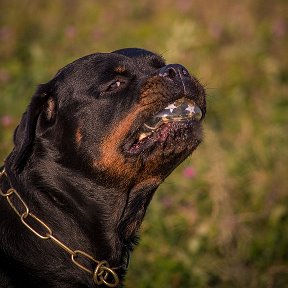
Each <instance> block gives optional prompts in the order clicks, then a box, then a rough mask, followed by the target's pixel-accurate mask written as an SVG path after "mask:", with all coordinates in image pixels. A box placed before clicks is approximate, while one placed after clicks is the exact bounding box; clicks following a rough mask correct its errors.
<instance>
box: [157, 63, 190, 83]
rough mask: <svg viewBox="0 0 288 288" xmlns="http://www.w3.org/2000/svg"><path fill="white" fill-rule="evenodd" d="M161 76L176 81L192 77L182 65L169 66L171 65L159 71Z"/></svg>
mask: <svg viewBox="0 0 288 288" xmlns="http://www.w3.org/2000/svg"><path fill="white" fill-rule="evenodd" d="M159 76H161V77H167V78H171V79H175V80H176V79H177V78H178V79H179V80H180V79H182V78H184V77H189V78H190V75H189V72H188V71H187V69H186V68H185V67H184V66H182V65H180V64H169V65H166V66H164V67H162V68H161V69H160V71H159ZM182 80H183V79H182Z"/></svg>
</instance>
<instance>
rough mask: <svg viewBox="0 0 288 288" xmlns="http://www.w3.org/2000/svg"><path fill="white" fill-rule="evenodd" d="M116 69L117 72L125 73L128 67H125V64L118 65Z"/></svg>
mask: <svg viewBox="0 0 288 288" xmlns="http://www.w3.org/2000/svg"><path fill="white" fill-rule="evenodd" d="M114 71H115V72H116V73H124V72H125V71H126V69H125V67H123V66H117V67H116V68H115V69H114Z"/></svg>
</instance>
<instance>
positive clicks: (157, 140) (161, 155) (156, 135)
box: [124, 120, 202, 177]
mask: <svg viewBox="0 0 288 288" xmlns="http://www.w3.org/2000/svg"><path fill="white" fill-rule="evenodd" d="M138 135H139V134H138ZM141 135H143V133H141V132H140V136H138V137H136V138H135V139H134V142H132V141H130V143H126V145H125V146H124V153H125V154H126V155H127V156H128V157H129V158H131V157H132V158H139V157H141V159H142V161H143V162H144V163H145V164H146V165H145V166H149V169H150V170H154V172H156V171H157V173H156V174H163V175H164V174H169V173H171V171H172V170H173V169H174V168H175V167H176V166H177V165H179V164H180V163H181V162H182V161H183V160H184V159H185V158H186V157H188V156H189V155H190V154H191V153H192V152H193V151H194V150H195V149H196V148H197V146H198V145H199V144H200V143H201V141H202V125H201V122H200V121H192V120H186V121H181V122H177V121H175V122H168V123H163V124H162V125H161V126H160V127H158V128H157V129H156V130H154V131H153V132H151V133H146V136H145V137H143V136H141ZM151 172H152V171H151ZM165 177H166V176H165Z"/></svg>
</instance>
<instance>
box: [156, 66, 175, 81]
mask: <svg viewBox="0 0 288 288" xmlns="http://www.w3.org/2000/svg"><path fill="white" fill-rule="evenodd" d="M159 75H160V76H162V77H169V78H175V77H176V75H177V71H176V69H175V68H174V67H173V66H172V65H167V66H165V67H163V68H161V69H160V71H159Z"/></svg>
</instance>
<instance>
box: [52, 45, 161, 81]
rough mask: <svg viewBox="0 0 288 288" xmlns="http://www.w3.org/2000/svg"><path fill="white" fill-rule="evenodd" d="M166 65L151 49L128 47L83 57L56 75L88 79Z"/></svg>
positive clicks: (146, 71)
mask: <svg viewBox="0 0 288 288" xmlns="http://www.w3.org/2000/svg"><path fill="white" fill-rule="evenodd" d="M163 66H165V61H164V59H163V58H162V57H161V56H159V55H157V54H154V53H152V52H150V51H146V50H143V49H136V48H128V49H121V50H117V51H114V52H112V53H95V54H91V55H88V56H85V57H82V58H80V59H78V60H76V61H74V62H72V63H70V64H68V65H66V66H65V67H63V68H62V69H60V70H59V71H58V73H57V74H56V76H55V77H58V76H62V77H65V78H66V77H67V76H69V77H73V78H78V79H79V78H80V79H82V80H85V79H86V80H87V79H89V78H91V76H92V77H93V78H97V75H98V76H104V77H105V76H108V75H112V74H125V73H129V72H130V73H131V72H132V71H134V72H135V71H138V72H142V73H147V74H148V73H150V72H152V71H153V70H155V69H159V68H161V67H163Z"/></svg>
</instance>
